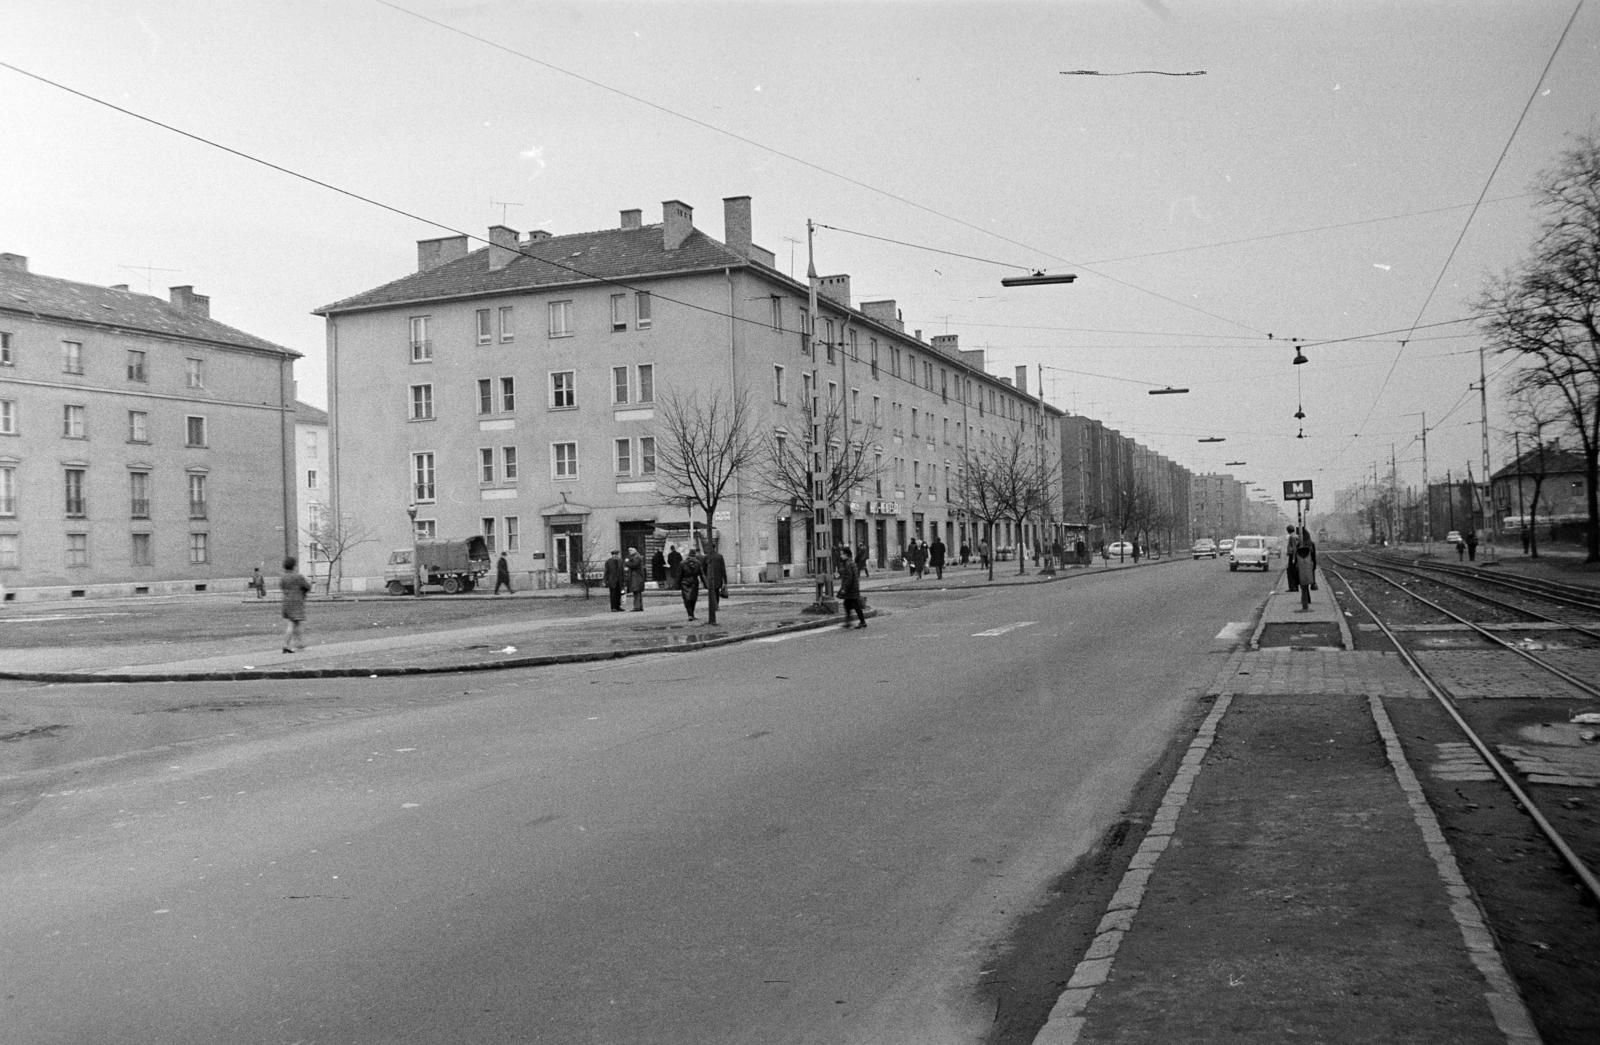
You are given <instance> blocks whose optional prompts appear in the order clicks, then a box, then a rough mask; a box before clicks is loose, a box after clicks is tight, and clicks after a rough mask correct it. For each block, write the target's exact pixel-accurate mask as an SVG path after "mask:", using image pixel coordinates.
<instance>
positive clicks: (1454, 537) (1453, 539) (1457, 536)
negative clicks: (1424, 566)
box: [1444, 530, 1461, 546]
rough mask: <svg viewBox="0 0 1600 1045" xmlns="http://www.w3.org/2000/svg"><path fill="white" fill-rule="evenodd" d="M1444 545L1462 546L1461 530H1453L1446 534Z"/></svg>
mask: <svg viewBox="0 0 1600 1045" xmlns="http://www.w3.org/2000/svg"><path fill="white" fill-rule="evenodd" d="M1444 543H1446V544H1448V545H1451V546H1454V545H1457V544H1460V543H1461V531H1460V530H1451V531H1450V532H1449V533H1447V534H1445V535H1444Z"/></svg>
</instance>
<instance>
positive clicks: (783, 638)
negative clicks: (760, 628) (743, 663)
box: [750, 627, 828, 642]
mask: <svg viewBox="0 0 1600 1045" xmlns="http://www.w3.org/2000/svg"><path fill="white" fill-rule="evenodd" d="M827 630H828V629H827V628H825V627H823V628H811V629H809V630H807V631H786V632H784V633H783V634H782V635H766V636H763V637H762V638H759V639H751V640H750V641H751V642H788V641H789V640H790V639H803V638H809V637H811V636H812V635H821V634H822V633H823V632H825V631H827Z"/></svg>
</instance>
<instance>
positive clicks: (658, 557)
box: [650, 546, 667, 588]
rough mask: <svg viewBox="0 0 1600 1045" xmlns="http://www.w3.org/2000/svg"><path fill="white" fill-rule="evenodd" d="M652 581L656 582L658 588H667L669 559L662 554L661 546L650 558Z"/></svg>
mask: <svg viewBox="0 0 1600 1045" xmlns="http://www.w3.org/2000/svg"><path fill="white" fill-rule="evenodd" d="M650 579H651V580H653V581H655V582H656V587H657V588H665V587H666V586H667V557H666V556H665V555H662V554H661V548H660V547H659V546H657V548H656V550H655V552H654V553H653V554H652V555H651V556H650Z"/></svg>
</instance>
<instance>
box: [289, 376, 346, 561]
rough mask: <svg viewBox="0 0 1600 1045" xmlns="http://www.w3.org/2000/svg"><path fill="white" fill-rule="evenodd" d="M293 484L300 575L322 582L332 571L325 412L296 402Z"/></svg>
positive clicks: (326, 420)
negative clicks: (329, 542)
mask: <svg viewBox="0 0 1600 1045" xmlns="http://www.w3.org/2000/svg"><path fill="white" fill-rule="evenodd" d="M294 462H295V466H294V481H295V485H296V487H297V492H296V496H295V502H296V504H297V506H298V507H297V510H296V513H295V521H296V524H297V525H296V529H295V542H296V545H297V546H298V547H299V549H300V550H299V553H298V555H299V559H300V572H301V573H303V574H305V575H306V577H307V578H309V579H310V580H311V581H312V582H313V583H322V582H325V581H326V580H327V578H328V573H329V571H330V569H331V565H330V563H329V556H330V555H331V554H334V552H333V550H332V549H330V548H328V547H327V543H326V542H327V540H328V538H329V537H332V539H333V540H334V541H338V540H339V539H340V537H341V535H340V534H338V533H336V532H335V533H331V534H330V533H329V532H328V531H327V529H326V528H327V526H328V524H329V521H330V519H331V516H330V514H329V510H328V505H329V502H330V500H331V491H332V489H333V480H332V476H331V475H330V474H329V472H328V412H327V411H326V410H322V409H319V408H317V407H314V406H312V405H311V404H310V403H302V402H300V401H299V400H295V404H294Z"/></svg>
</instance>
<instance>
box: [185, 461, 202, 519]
mask: <svg viewBox="0 0 1600 1045" xmlns="http://www.w3.org/2000/svg"><path fill="white" fill-rule="evenodd" d="M205 517H206V477H205V476H204V475H201V474H200V473H198V472H190V473H189V518H191V519H204V518H205Z"/></svg>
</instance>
